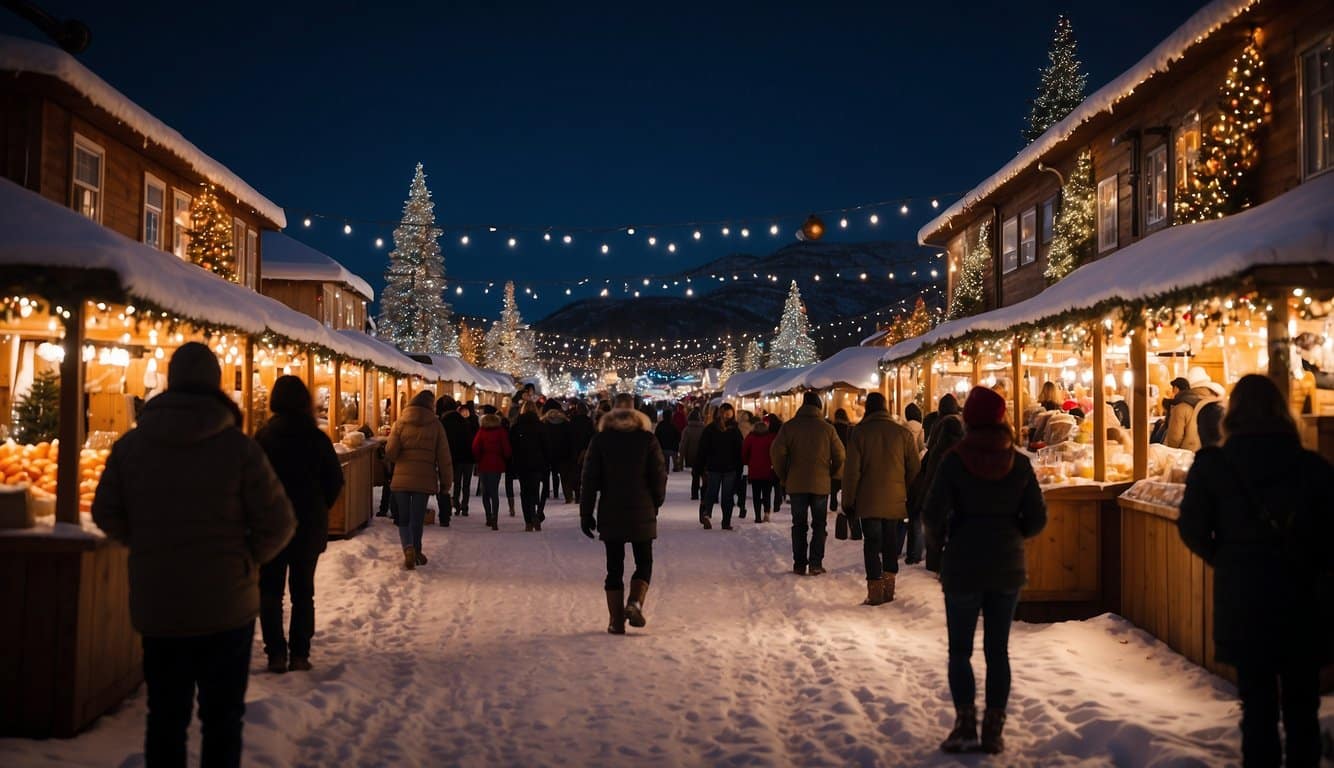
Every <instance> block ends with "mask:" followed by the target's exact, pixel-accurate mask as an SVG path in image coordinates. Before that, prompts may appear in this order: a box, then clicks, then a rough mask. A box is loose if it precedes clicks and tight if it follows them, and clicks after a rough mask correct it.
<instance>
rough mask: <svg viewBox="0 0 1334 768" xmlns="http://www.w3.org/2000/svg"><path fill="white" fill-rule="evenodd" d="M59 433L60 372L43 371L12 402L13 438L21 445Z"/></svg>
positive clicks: (43, 440) (48, 439)
mask: <svg viewBox="0 0 1334 768" xmlns="http://www.w3.org/2000/svg"><path fill="white" fill-rule="evenodd" d="M59 434H60V375H59V374H57V373H56V372H55V371H43V372H41V373H39V374H37V376H36V378H34V379H33V382H32V389H30V390H28V393H27V394H26V395H24V396H23V397H22V398H20V399H19V401H18V402H17V403H15V405H14V439H15V440H16V441H18V442H20V443H23V444H25V445H35V444H37V443H41V442H50V441H51V440H54V439H55V438H56V436H57V435H59Z"/></svg>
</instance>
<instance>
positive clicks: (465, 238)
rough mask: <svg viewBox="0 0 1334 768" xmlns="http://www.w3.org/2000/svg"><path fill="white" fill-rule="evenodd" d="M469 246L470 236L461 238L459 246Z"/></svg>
mask: <svg viewBox="0 0 1334 768" xmlns="http://www.w3.org/2000/svg"><path fill="white" fill-rule="evenodd" d="M467 244H468V236H467V235H464V236H463V237H460V238H459V245H467Z"/></svg>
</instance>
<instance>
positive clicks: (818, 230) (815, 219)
mask: <svg viewBox="0 0 1334 768" xmlns="http://www.w3.org/2000/svg"><path fill="white" fill-rule="evenodd" d="M822 237H824V222H823V221H820V217H819V216H816V215H815V214H813V213H812V214H811V215H810V216H807V217H806V221H805V223H803V224H802V225H801V229H799V230H797V239H798V240H805V241H810V242H814V241H816V240H819V239H820V238H822Z"/></svg>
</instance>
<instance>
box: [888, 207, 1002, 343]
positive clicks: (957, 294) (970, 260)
mask: <svg viewBox="0 0 1334 768" xmlns="http://www.w3.org/2000/svg"><path fill="white" fill-rule="evenodd" d="M990 269H991V222H989V221H988V222H985V223H983V224H982V226H981V228H979V229H978V230H977V241H976V242H975V244H974V245H973V247H971V248H967V249H965V251H964V255H963V264H962V265H961V266H960V268H959V277H958V279H957V280H955V282H954V295H953V296H952V297H951V298H950V311H949V319H950V320H955V319H958V318H960V317H967V316H969V315H973V314H976V313H978V312H981V311H982V310H984V309H986V306H987V296H986V280H987V272H988V271H990ZM919 300H920V299H919ZM904 338H905V339H910V338H912V335H905V336H904Z"/></svg>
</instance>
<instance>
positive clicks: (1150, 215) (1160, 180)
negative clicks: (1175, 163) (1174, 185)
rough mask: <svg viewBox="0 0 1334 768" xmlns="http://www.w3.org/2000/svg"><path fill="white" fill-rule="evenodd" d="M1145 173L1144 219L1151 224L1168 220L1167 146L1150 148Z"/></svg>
mask: <svg viewBox="0 0 1334 768" xmlns="http://www.w3.org/2000/svg"><path fill="white" fill-rule="evenodd" d="M1147 161H1148V162H1147V165H1148V168H1147V169H1145V170H1146V171H1147V173H1146V174H1145V175H1144V206H1145V209H1146V210H1145V211H1144V221H1145V222H1146V223H1147V224H1148V225H1149V226H1151V227H1152V226H1154V225H1155V224H1161V223H1163V222H1164V221H1166V220H1167V147H1166V146H1161V147H1155V148H1153V149H1151V150H1149V156H1148V158H1147Z"/></svg>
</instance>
